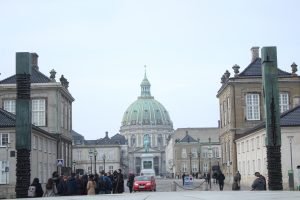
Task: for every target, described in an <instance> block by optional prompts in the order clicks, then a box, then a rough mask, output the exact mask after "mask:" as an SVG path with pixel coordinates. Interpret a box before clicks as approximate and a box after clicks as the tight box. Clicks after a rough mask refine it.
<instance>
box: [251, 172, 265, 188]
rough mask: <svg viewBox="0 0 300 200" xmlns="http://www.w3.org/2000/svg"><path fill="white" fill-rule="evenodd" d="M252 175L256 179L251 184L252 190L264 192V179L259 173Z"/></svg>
mask: <svg viewBox="0 0 300 200" xmlns="http://www.w3.org/2000/svg"><path fill="white" fill-rule="evenodd" d="M254 175H255V176H256V177H257V178H256V179H255V180H254V181H253V183H252V186H251V187H252V190H266V178H265V177H264V176H263V175H261V174H260V173H259V172H255V173H254Z"/></svg>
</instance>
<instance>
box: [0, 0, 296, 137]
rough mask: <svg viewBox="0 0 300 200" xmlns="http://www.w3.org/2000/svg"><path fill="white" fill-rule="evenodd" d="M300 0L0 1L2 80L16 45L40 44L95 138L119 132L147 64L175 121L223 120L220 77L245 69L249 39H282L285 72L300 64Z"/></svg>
mask: <svg viewBox="0 0 300 200" xmlns="http://www.w3.org/2000/svg"><path fill="white" fill-rule="evenodd" d="M299 2H300V1H297V0H294V1H292V0H284V1H283V0H282V1H279V0H265V1H264V0H249V1H241V0H236V1H232V0H226V1H222V0H219V1H213V0H207V1H204V0H203V1H201V0H198V1H191V0H181V1H175V0H170V1H167V0H157V1H156V0H148V1H143V0H136V1H130V0H128V1H125V0H124V1H117V0H115V1H113V0H106V1H104V0H103V1H101V0H95V1H89V0H82V1H79V0H70V1H63V0H48V1H47V0H44V1H40V0H36V1H33V0H27V1H23V0H20V1H15V0H1V1H0V35H1V37H0V73H1V75H0V79H1V80H2V79H4V78H7V77H8V76H11V75H13V74H14V73H15V53H16V52H36V53H37V54H38V55H39V67H40V71H41V72H43V73H44V74H46V75H49V71H50V70H51V69H55V70H56V71H57V80H59V77H60V76H61V74H63V75H64V76H65V77H66V78H67V79H68V81H69V82H70V87H69V91H70V92H71V94H72V95H73V97H74V98H75V102H74V103H73V129H74V130H75V131H77V132H79V133H80V134H82V135H84V136H85V138H86V139H97V138H101V137H103V136H104V135H105V134H104V133H105V131H108V132H109V135H110V136H112V135H114V134H116V133H118V132H119V129H120V126H121V120H122V116H123V114H124V112H125V110H126V109H127V107H128V106H129V105H130V104H131V103H132V102H133V101H135V100H136V99H137V97H138V96H139V95H140V83H141V81H142V79H143V76H144V65H145V64H146V65H147V66H148V67H147V75H148V79H149V81H150V83H151V85H152V86H151V92H152V95H153V96H154V97H155V99H156V100H158V101H159V102H161V103H162V104H163V105H164V106H165V107H166V109H167V110H168V111H169V114H170V116H171V119H172V121H173V124H174V129H177V128H186V127H217V124H218V120H219V107H218V99H217V98H216V94H217V91H218V89H219V88H220V86H221V84H220V78H221V76H222V75H223V74H224V72H225V71H226V70H227V69H228V70H229V71H230V73H231V75H232V74H233V70H232V66H233V65H234V64H238V65H240V66H241V71H242V70H243V69H245V67H246V66H247V65H248V64H249V63H250V59H251V54H250V48H251V47H252V46H260V47H262V46H277V53H278V64H279V67H280V68H281V69H283V70H285V71H288V72H291V68H290V65H291V64H292V62H296V63H298V64H300V28H299V26H300V20H299V19H300V16H299V15H300V12H299V8H300V3H299Z"/></svg>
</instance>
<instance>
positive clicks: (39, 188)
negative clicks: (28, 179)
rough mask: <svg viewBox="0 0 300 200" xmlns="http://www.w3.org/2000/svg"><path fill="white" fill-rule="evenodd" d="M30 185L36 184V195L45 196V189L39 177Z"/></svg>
mask: <svg viewBox="0 0 300 200" xmlns="http://www.w3.org/2000/svg"><path fill="white" fill-rule="evenodd" d="M30 186H35V197H42V196H43V194H44V191H43V188H42V185H41V183H40V180H39V179H38V178H34V179H33V181H32V183H31V185H30Z"/></svg>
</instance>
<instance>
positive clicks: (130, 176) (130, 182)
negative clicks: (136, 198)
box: [127, 173, 134, 193]
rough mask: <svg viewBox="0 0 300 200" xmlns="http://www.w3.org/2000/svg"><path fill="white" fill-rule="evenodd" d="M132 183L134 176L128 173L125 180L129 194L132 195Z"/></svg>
mask: <svg viewBox="0 0 300 200" xmlns="http://www.w3.org/2000/svg"><path fill="white" fill-rule="evenodd" d="M133 183H134V174H132V173H130V174H129V176H128V180H127V187H128V188H129V192H130V193H132V188H133Z"/></svg>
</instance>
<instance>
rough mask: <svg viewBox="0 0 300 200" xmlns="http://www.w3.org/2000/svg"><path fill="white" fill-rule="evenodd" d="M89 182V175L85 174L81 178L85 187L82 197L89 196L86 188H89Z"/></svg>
mask: <svg viewBox="0 0 300 200" xmlns="http://www.w3.org/2000/svg"><path fill="white" fill-rule="evenodd" d="M88 181H89V178H88V175H87V174H84V175H83V176H82V177H81V182H82V185H83V191H82V195H87V189H86V186H87V183H88Z"/></svg>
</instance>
